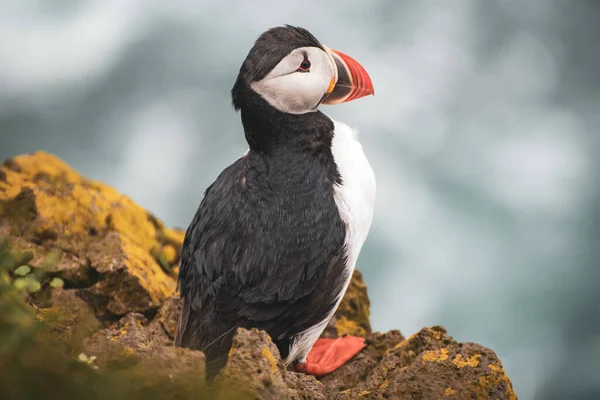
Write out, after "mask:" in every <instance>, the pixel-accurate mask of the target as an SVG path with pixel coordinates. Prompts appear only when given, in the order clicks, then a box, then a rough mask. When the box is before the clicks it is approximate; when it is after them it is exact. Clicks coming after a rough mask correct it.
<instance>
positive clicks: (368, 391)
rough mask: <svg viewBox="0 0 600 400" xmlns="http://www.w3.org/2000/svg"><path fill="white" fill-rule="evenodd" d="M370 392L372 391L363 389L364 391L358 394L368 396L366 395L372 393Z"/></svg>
mask: <svg viewBox="0 0 600 400" xmlns="http://www.w3.org/2000/svg"><path fill="white" fill-rule="evenodd" d="M370 393H371V391H370V390H363V391H362V392H360V393H359V394H358V395H359V396H360V397H363V396H366V395H368V394H370Z"/></svg>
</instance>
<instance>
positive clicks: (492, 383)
mask: <svg viewBox="0 0 600 400" xmlns="http://www.w3.org/2000/svg"><path fill="white" fill-rule="evenodd" d="M488 366H489V367H490V369H491V370H492V373H491V374H487V375H484V376H481V377H479V380H478V381H477V383H478V385H477V384H476V385H475V386H474V387H472V389H471V391H472V395H474V396H476V397H474V398H476V399H480V400H485V399H488V398H489V393H490V391H494V390H496V389H498V388H499V387H500V385H501V384H503V385H504V386H505V387H506V389H505V390H504V393H505V394H506V399H507V400H517V395H516V394H515V392H514V390H513V387H512V383H511V381H510V379H509V378H508V376H507V375H506V373H504V369H502V367H498V366H496V365H493V364H489V365H488Z"/></svg>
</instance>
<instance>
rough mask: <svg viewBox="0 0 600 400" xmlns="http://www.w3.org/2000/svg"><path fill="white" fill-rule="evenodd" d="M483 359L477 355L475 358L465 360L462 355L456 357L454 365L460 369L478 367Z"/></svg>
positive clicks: (453, 361)
mask: <svg viewBox="0 0 600 400" xmlns="http://www.w3.org/2000/svg"><path fill="white" fill-rule="evenodd" d="M480 358H481V354H475V355H474V356H471V357H467V359H466V360H465V359H464V358H463V356H462V355H461V354H459V355H457V356H456V357H454V359H453V360H452V364H454V365H456V366H457V367H458V368H464V367H467V366H469V367H476V366H478V365H479V359H480Z"/></svg>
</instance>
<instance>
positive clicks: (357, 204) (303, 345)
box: [286, 121, 375, 363]
mask: <svg viewBox="0 0 600 400" xmlns="http://www.w3.org/2000/svg"><path fill="white" fill-rule="evenodd" d="M334 124H335V130H334V137H333V142H332V147H331V150H332V153H333V158H334V161H335V163H336V165H337V169H338V172H339V174H340V175H341V178H342V183H341V184H340V185H336V186H335V187H334V200H335V203H336V205H337V208H338V210H339V213H340V217H341V218H342V221H343V222H344V224H345V225H346V239H345V243H344V246H345V251H346V257H347V263H346V283H345V285H344V287H343V289H342V290H341V292H340V295H339V297H338V299H337V303H336V305H335V307H333V309H332V310H331V313H330V314H329V315H327V316H325V318H324V319H323V321H321V322H320V323H318V324H316V325H314V326H312V327H310V328H309V329H307V330H306V331H304V332H302V333H300V334H299V335H298V336H296V337H295V338H294V340H293V342H292V346H291V348H290V354H289V356H288V357H287V359H286V363H289V362H292V361H294V360H298V359H300V360H302V359H305V358H306V356H307V355H308V353H309V351H310V349H311V348H312V346H313V344H314V343H315V341H316V340H317V339H318V338H319V336H320V335H321V333H322V332H323V329H325V326H327V323H328V322H329V320H330V319H331V317H332V316H333V314H334V313H335V310H336V309H337V307H338V305H339V304H340V302H341V301H342V298H343V296H344V293H345V292H346V289H347V288H348V284H349V283H350V279H351V278H352V272H354V267H355V266H356V260H357V259H358V255H359V253H360V250H361V248H362V246H363V244H364V242H365V240H366V239H367V235H368V233H369V228H370V227H371V221H372V220H373V208H374V205H375V174H374V173H373V169H372V168H371V165H370V164H369V161H368V160H367V157H366V156H365V154H364V152H363V150H362V146H361V144H360V143H359V141H358V139H357V137H356V133H355V132H354V131H353V130H352V129H351V128H350V127H349V126H348V125H345V124H343V123H340V122H336V121H334Z"/></svg>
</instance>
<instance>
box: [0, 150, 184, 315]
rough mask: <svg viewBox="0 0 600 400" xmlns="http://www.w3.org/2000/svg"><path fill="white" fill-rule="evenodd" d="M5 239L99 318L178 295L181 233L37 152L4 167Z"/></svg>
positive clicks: (0, 207) (0, 215)
mask: <svg viewBox="0 0 600 400" xmlns="http://www.w3.org/2000/svg"><path fill="white" fill-rule="evenodd" d="M0 175H1V176H2V179H1V180H0V235H1V236H4V237H9V238H11V246H12V247H13V249H15V250H20V251H23V252H27V253H28V254H30V255H31V257H30V259H29V260H27V262H28V265H30V266H32V267H34V268H39V269H42V270H44V271H45V272H46V273H47V277H48V278H51V277H60V278H62V279H63V280H64V281H65V282H66V283H67V284H68V285H69V286H71V287H75V288H86V290H85V293H84V295H83V297H84V298H86V300H87V301H88V302H89V303H90V304H92V305H93V306H94V308H95V310H96V312H97V313H98V314H99V315H100V316H101V317H107V318H110V317H112V316H114V315H125V314H126V313H128V312H145V311H148V310H151V309H155V308H157V307H159V306H160V305H161V304H162V301H163V300H164V299H167V298H170V297H171V296H172V295H173V294H174V293H175V287H176V283H175V274H174V273H173V272H172V269H173V267H174V266H175V265H176V264H177V263H178V262H179V249H180V245H181V242H182V240H183V232H181V231H176V230H171V229H167V228H165V226H164V225H163V224H162V222H160V221H159V220H158V219H156V218H155V217H154V216H152V215H151V214H149V213H148V212H147V211H146V210H144V209H143V208H141V207H140V206H138V205H137V204H136V203H134V202H133V201H132V200H131V199H130V198H128V197H127V196H124V195H121V194H119V193H118V192H117V191H115V190H114V189H112V188H111V187H109V186H106V185H104V184H101V183H98V182H95V181H92V180H89V179H86V178H84V177H82V176H81V175H79V174H78V173H77V172H76V171H75V170H73V169H72V168H71V167H69V166H68V165H67V164H66V163H64V162H63V161H61V160H59V159H58V158H56V157H54V156H52V155H50V154H47V153H44V152H38V153H35V154H28V155H23V156H19V157H15V158H13V159H11V160H8V161H6V162H5V163H4V164H3V165H2V166H1V167H0Z"/></svg>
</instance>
